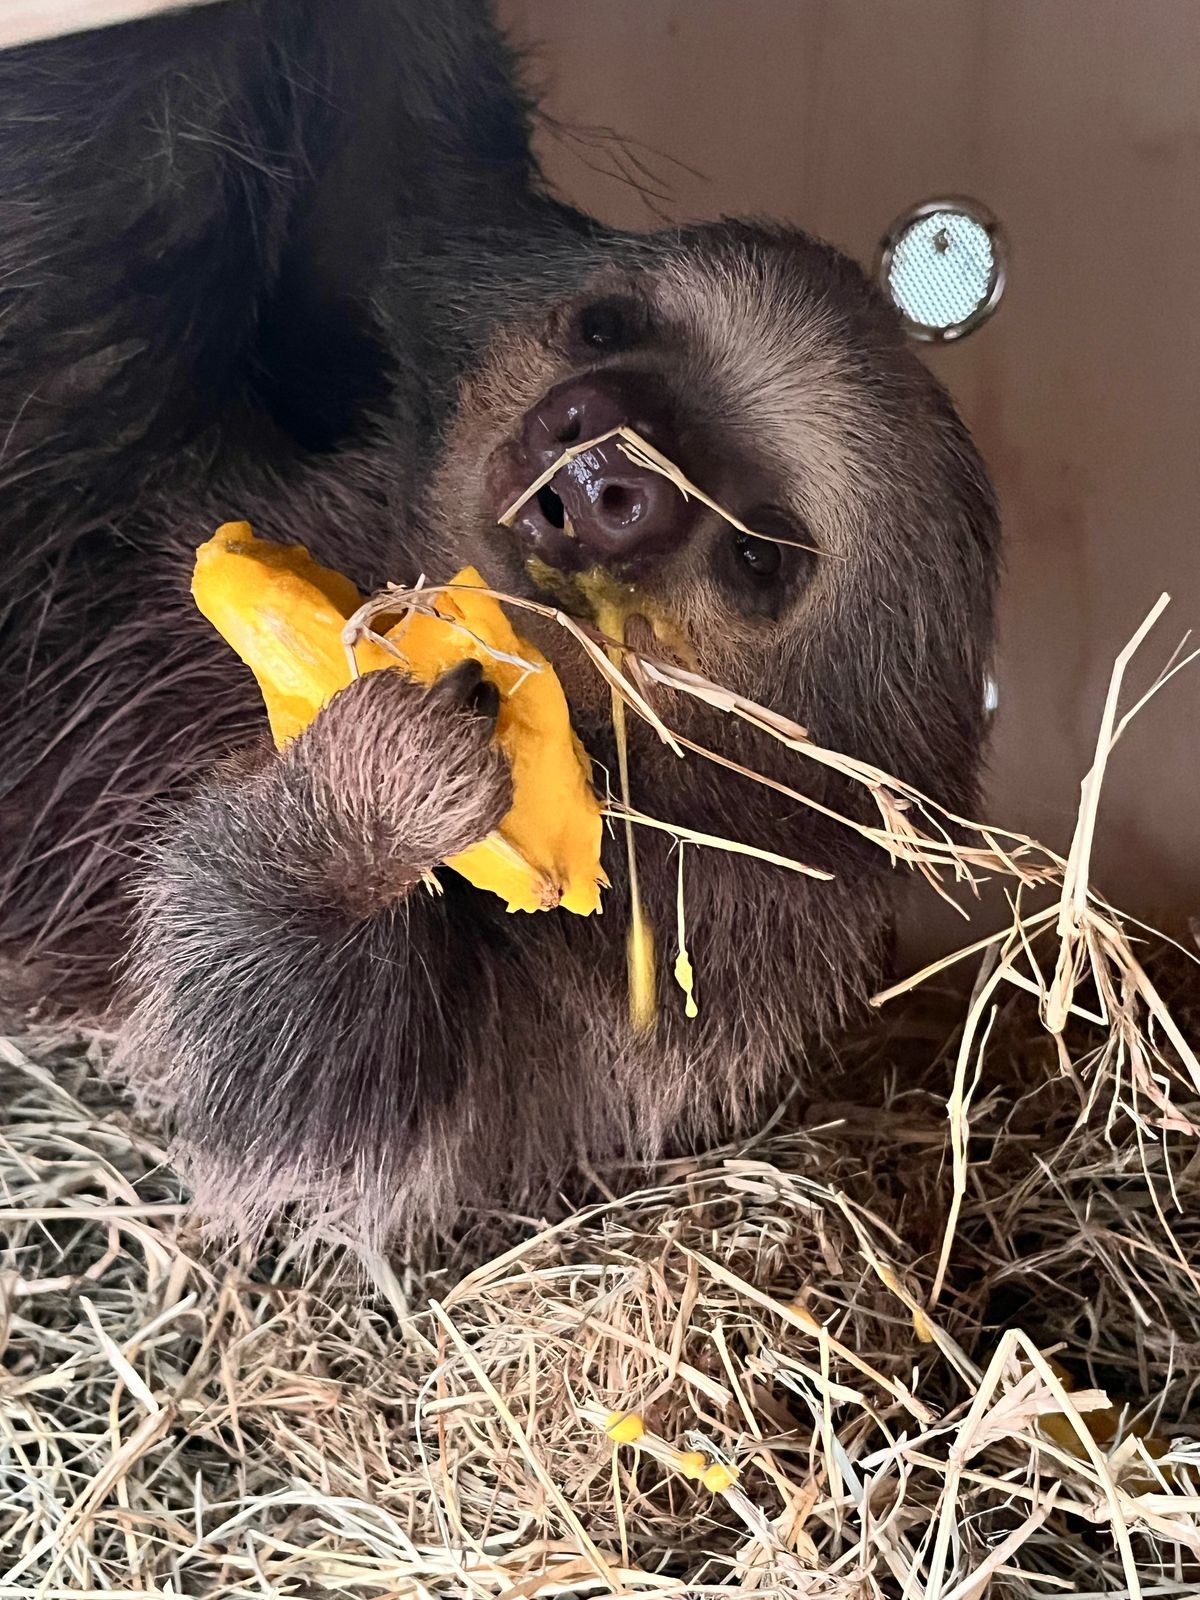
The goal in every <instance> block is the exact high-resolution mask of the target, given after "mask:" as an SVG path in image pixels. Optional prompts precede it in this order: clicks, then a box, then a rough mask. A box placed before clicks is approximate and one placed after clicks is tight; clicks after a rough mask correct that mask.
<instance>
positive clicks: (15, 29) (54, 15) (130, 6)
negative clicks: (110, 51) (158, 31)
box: [0, 0, 212, 50]
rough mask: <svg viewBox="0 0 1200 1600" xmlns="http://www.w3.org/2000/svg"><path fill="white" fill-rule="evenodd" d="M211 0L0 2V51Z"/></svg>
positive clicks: (209, 3)
mask: <svg viewBox="0 0 1200 1600" xmlns="http://www.w3.org/2000/svg"><path fill="white" fill-rule="evenodd" d="M211 4H212V0H0V50H5V49H8V48H10V47H11V46H12V45H16V44H31V43H33V41H34V40H36V39H57V38H60V37H61V36H62V35H63V34H66V33H83V32H85V31H86V30H87V29H88V28H106V27H108V26H109V25H110V24H112V23H114V22H133V21H135V20H136V19H137V18H139V17H151V16H155V15H156V14H157V13H159V12H162V11H180V10H182V9H183V7H184V6H194V5H211Z"/></svg>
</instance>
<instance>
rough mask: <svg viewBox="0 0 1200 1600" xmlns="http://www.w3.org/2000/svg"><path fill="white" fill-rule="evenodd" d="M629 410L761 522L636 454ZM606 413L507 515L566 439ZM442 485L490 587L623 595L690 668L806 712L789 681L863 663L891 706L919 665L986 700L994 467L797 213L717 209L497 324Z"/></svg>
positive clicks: (936, 685)
mask: <svg viewBox="0 0 1200 1600" xmlns="http://www.w3.org/2000/svg"><path fill="white" fill-rule="evenodd" d="M620 425H626V426H628V427H630V428H632V429H633V430H635V431H636V433H637V434H639V435H641V436H642V437H643V438H645V439H646V440H648V441H649V443H650V444H651V445H653V446H654V447H655V448H656V449H657V450H658V451H660V452H661V453H662V455H664V456H666V457H667V458H669V459H670V461H672V462H673V463H674V464H675V465H676V466H677V467H678V468H679V469H680V470H681V471H682V472H683V473H684V474H685V475H686V477H687V478H688V479H690V480H691V482H692V483H694V484H695V485H696V486H698V487H699V488H700V489H701V490H703V491H704V493H705V494H706V495H707V496H708V497H709V498H711V499H712V500H714V501H716V502H718V503H719V504H720V505H721V506H723V507H724V508H726V509H727V510H728V511H730V512H731V513H733V514H734V515H735V516H736V517H737V519H738V520H739V521H740V522H741V523H743V524H745V526H746V527H747V528H749V529H752V530H753V533H752V534H747V533H745V532H742V531H739V530H738V529H736V528H734V527H731V526H730V524H729V523H728V522H727V521H725V520H724V519H723V518H722V517H721V516H720V515H719V513H718V512H716V511H714V510H712V509H711V508H709V507H708V506H707V505H705V504H704V503H702V502H700V501H698V500H697V499H695V498H688V497H686V496H685V495H684V494H682V493H681V492H680V490H679V489H678V488H677V487H676V486H675V485H674V484H673V483H671V482H670V481H669V480H668V479H667V478H664V477H662V476H660V475H658V474H657V473H655V472H653V471H652V470H651V469H649V468H648V467H646V466H645V465H643V464H640V463H639V462H638V461H637V460H636V459H635V458H632V457H631V456H630V454H629V453H628V452H627V451H626V450H625V449H624V448H623V447H622V443H621V441H620V439H619V438H618V437H616V436H613V430H614V429H615V428H617V427H618V426H620ZM605 435H608V437H605V438H603V442H601V443H599V444H596V445H593V446H592V447H591V448H590V449H587V450H584V451H582V452H580V453H578V454H575V455H573V456H572V458H571V460H570V461H569V462H567V463H566V464H565V465H563V466H561V467H559V468H558V469H557V471H556V472H555V473H554V475H553V476H552V477H551V478H550V480H549V481H548V482H547V483H546V484H545V485H544V486H543V487H542V488H541V490H540V491H539V492H538V493H537V495H536V496H535V497H534V498H532V499H531V500H529V501H528V502H527V503H526V504H525V505H524V506H523V507H522V508H521V509H520V510H519V511H518V513H517V514H516V516H515V518H513V519H512V521H511V524H510V525H507V526H500V525H499V518H500V517H501V515H502V514H503V513H504V512H505V511H506V510H507V509H508V508H509V506H510V505H511V504H512V503H513V502H514V501H515V500H516V499H517V498H518V497H519V496H520V495H521V493H522V492H523V491H524V490H526V489H527V488H528V487H529V485H530V484H531V483H532V482H534V481H535V480H536V479H538V478H539V477H541V476H542V475H543V474H544V473H545V472H546V471H547V470H548V469H549V468H550V467H551V466H553V465H554V463H555V462H556V461H558V460H559V458H560V457H561V456H562V455H563V454H564V452H567V451H569V450H573V449H574V447H576V446H579V445H581V444H583V443H585V442H587V441H589V440H593V439H596V438H599V437H601V436H605ZM431 504H432V506H433V507H434V508H435V509H434V513H433V515H434V533H435V537H436V538H437V539H438V541H439V542H440V543H443V544H444V545H445V546H446V547H447V553H448V554H449V553H451V552H452V553H453V555H454V556H455V557H460V558H461V559H463V560H471V561H474V562H475V563H476V564H477V565H478V566H479V567H480V568H481V570H482V571H483V572H484V573H485V574H486V575H487V577H488V578H489V581H491V582H492V583H493V584H494V585H495V586H496V587H499V588H505V589H508V590H509V591H510V592H516V593H522V594H525V595H529V596H544V597H549V598H551V599H553V600H554V601H555V602H556V603H557V604H559V605H562V606H564V607H565V608H567V609H571V610H575V611H577V612H579V613H580V614H583V615H586V614H587V613H588V611H589V608H590V607H591V605H592V603H593V600H594V597H595V596H596V594H597V593H600V594H610V595H612V594H615V595H616V596H618V597H619V599H620V600H621V602H622V604H623V606H624V609H625V611H626V613H627V614H629V615H631V616H632V617H633V618H635V619H636V618H637V617H638V616H639V608H641V610H643V611H644V613H645V615H646V616H647V617H651V618H652V617H656V616H657V617H662V616H666V617H668V618H669V619H670V621H671V623H672V624H673V625H674V626H675V627H676V628H677V629H678V631H679V633H680V634H681V635H682V637H683V640H684V641H685V643H686V647H687V648H688V649H690V651H691V653H692V656H693V658H694V660H695V662H696V663H697V664H698V665H699V667H700V669H701V670H702V671H704V672H706V673H707V674H708V675H710V676H712V677H714V678H717V679H719V680H720V681H722V682H724V683H726V684H728V685H729V686H731V687H734V688H737V689H740V690H742V691H743V692H747V693H750V694H752V695H753V696H754V697H755V698H757V699H760V700H763V699H767V700H770V699H772V698H774V699H776V700H780V699H783V700H787V701H789V702H790V704H788V705H787V706H786V709H789V710H791V711H792V712H793V713H794V714H795V715H797V716H801V717H803V716H809V717H811V716H812V710H813V708H812V706H811V705H810V706H807V707H806V706H805V705H803V704H798V703H797V695H798V694H799V695H800V696H801V697H803V696H804V695H805V694H807V697H808V698H809V699H810V700H811V699H812V698H813V693H814V691H815V690H816V689H820V688H822V687H825V686H827V687H828V690H829V692H831V693H835V694H854V693H856V692H858V693H862V692H865V691H866V690H867V688H868V685H870V684H871V683H872V680H874V681H873V689H874V693H875V694H876V696H877V698H878V700H879V702H880V703H881V704H883V705H886V704H887V703H888V702H889V701H890V700H892V699H894V698H895V690H894V689H893V688H892V686H891V685H890V684H889V676H890V675H892V674H894V679H895V683H896V685H902V684H904V683H905V682H906V681H910V680H911V679H912V676H913V674H914V672H920V671H922V670H923V671H924V672H925V674H926V676H927V679H928V684H927V688H928V693H929V694H930V695H931V696H932V697H934V698H935V699H937V700H939V701H944V700H945V697H946V695H947V694H950V695H954V694H958V695H962V696H964V697H966V699H967V700H968V701H969V702H970V716H971V719H972V720H973V719H974V716H975V713H976V710H977V702H978V695H979V689H980V682H979V680H980V677H981V675H982V667H981V665H980V663H981V661H982V659H983V655H984V654H985V653H986V648H987V641H988V635H989V632H990V596H991V581H992V568H993V558H994V541H995V523H994V513H993V509H992V504H991V498H990V493H989V490H988V487H987V484H986V480H985V478H984V476H983V472H982V469H981V467H980V465H979V462H978V460H977V457H976V455H975V453H974V450H973V448H972V446H971V444H970V440H969V438H968V436H967V434H966V431H965V429H964V428H963V427H962V425H961V424H960V423H959V421H958V419H957V417H956V416H955V415H954V412H953V410H952V409H951V407H950V405H949V402H948V401H947V400H946V398H945V396H944V395H943V394H942V391H941V390H940V389H939V388H938V386H937V385H936V384H935V383H934V381H933V380H932V378H931V377H930V376H929V375H928V373H927V372H926V371H925V369H924V368H923V367H922V366H921V365H920V363H919V362H918V361H917V360H916V358H915V357H914V356H913V355H912V353H911V352H910V351H909V350H908V348H907V347H906V346H905V344H904V342H903V339H902V336H901V334H900V332H899V328H898V325H897V321H896V318H895V316H894V313H893V312H892V310H891V308H890V307H888V306H887V305H886V304H885V303H884V302H883V300H882V299H881V297H879V296H878V295H877V294H876V293H875V291H874V290H873V289H872V288H871V286H870V285H869V284H868V283H867V282H866V280H865V279H864V278H863V276H862V274H861V273H860V272H859V270H858V269H857V268H856V267H855V266H854V265H853V264H852V263H850V262H849V261H847V260H846V259H845V258H844V257H842V256H840V255H838V254H837V253H836V252H835V251H833V250H831V249H829V248H827V247H825V246H822V245H819V244H817V243H815V242H814V241H812V240H810V239H809V238H807V236H805V235H802V234H799V233H795V232H790V231H782V230H768V229H760V228H755V227H751V226H743V225H737V224H720V225H715V226H713V227H711V228H698V229H695V230H692V231H689V232H687V233H685V234H673V235H664V236H660V237H658V238H652V239H649V240H647V241H644V242H640V243H639V244H637V245H635V246H630V247H629V249H628V250H627V251H626V252H625V253H624V254H623V256H622V257H621V259H620V261H619V263H615V262H610V263H609V264H607V265H605V266H603V267H601V268H600V269H599V270H598V271H596V272H595V273H594V274H593V276H592V278H591V279H590V281H588V282H586V283H585V284H584V285H583V286H582V287H581V289H580V290H579V291H578V292H574V293H571V294H569V295H567V296H566V297H565V298H563V299H561V300H559V301H557V302H556V303H555V304H554V305H553V306H552V307H551V308H550V309H549V311H548V312H546V313H545V314H543V315H541V316H540V317H538V318H536V319H528V320H525V321H521V322H515V323H508V324H502V325H501V326H500V328H499V331H498V332H497V333H496V334H495V336H494V338H493V341H492V344H491V347H490V350H489V352H488V354H487V356H486V358H485V360H484V362H483V364H482V366H481V367H480V368H479V369H478V370H477V371H476V372H475V373H474V374H473V375H472V376H471V377H470V378H469V379H468V380H467V381H466V382H465V383H464V385H463V389H462V394H461V401H460V406H459V411H458V414H457V418H456V420H455V422H454V424H453V425H452V427H451V429H450V431H449V435H448V440H447V447H446V452H445V456H444V459H443V462H442V465H441V467H440V469H439V472H438V474H437V475H436V479H435V483H434V486H433V494H432V497H431ZM439 506H440V507H444V508H446V509H445V511H444V512H439V511H438V510H437V508H438V507H439ZM635 625H636V622H635ZM964 629H965V630H968V631H970V630H974V632H975V634H976V635H977V636H978V649H973V648H971V647H969V646H966V645H964V644H963V642H962V638H961V635H962V632H963V630H964ZM951 638H953V639H955V640H957V641H958V642H957V643H955V644H953V645H952V644H951V643H950V640H951ZM939 639H945V641H946V643H945V644H944V645H939V643H938V640H939ZM539 642H542V640H541V639H539ZM545 642H546V643H547V644H549V645H551V647H552V646H553V642H554V641H553V640H552V639H546V640H545ZM554 654H555V658H556V661H561V660H562V652H561V650H555V651H554ZM964 654H965V655H966V656H968V657H970V658H971V659H970V661H969V663H965V662H964V661H963V660H962V659H958V658H961V657H963V656H964ZM889 655H890V656H891V657H892V660H891V661H890V662H889V660H888V657H889ZM951 657H956V659H951ZM847 663H850V668H849V670H847V665H846V664H847ZM564 665H566V663H564ZM964 669H965V671H966V672H967V674H968V675H969V681H966V682H964V681H962V678H963V671H964ZM568 670H569V669H568ZM589 676H590V674H589ZM831 676H832V678H833V680H834V681H833V682H830V683H828V684H827V680H828V679H829V678H830V677H831ZM839 679H840V680H841V684H840V687H839V682H838V680H839ZM856 684H857V687H856ZM584 687H585V686H584V684H583V682H582V681H581V683H580V685H579V692H580V693H583V692H584ZM906 694H907V691H904V692H902V693H901V695H900V698H901V699H904V698H905V697H906ZM885 714H892V715H907V716H911V715H912V711H911V710H910V709H906V710H904V711H899V710H897V711H893V712H891V713H885Z"/></svg>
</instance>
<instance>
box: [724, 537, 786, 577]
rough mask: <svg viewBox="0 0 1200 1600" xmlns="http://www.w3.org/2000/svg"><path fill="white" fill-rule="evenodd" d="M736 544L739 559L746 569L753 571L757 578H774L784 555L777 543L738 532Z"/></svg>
mask: <svg viewBox="0 0 1200 1600" xmlns="http://www.w3.org/2000/svg"><path fill="white" fill-rule="evenodd" d="M734 544H735V546H736V548H737V553H738V560H739V561H740V562H741V564H742V566H743V567H744V568H745V569H746V571H747V572H752V573H753V574H754V576H755V577H756V578H762V579H766V578H773V577H774V576H775V574H776V573H777V572H778V571H779V566H780V562H781V561H782V559H783V557H782V555H781V553H780V549H779V546H778V545H777V544H772V543H771V542H770V540H768V539H756V538H754V537H753V536H752V535H750V534H745V533H739V534H737V535H736V537H735V539H734Z"/></svg>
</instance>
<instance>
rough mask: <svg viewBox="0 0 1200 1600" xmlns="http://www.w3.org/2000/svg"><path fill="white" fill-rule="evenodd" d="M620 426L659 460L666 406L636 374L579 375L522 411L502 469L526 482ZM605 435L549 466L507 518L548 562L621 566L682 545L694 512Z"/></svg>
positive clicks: (667, 442)
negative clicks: (544, 478) (544, 480)
mask: <svg viewBox="0 0 1200 1600" xmlns="http://www.w3.org/2000/svg"><path fill="white" fill-rule="evenodd" d="M622 424H625V425H627V426H628V427H630V428H632V429H633V430H634V431H635V432H637V433H639V434H641V435H642V436H643V437H644V438H646V439H647V440H648V441H649V442H650V443H652V444H653V445H655V447H656V448H657V449H659V450H661V451H662V452H663V454H664V455H667V456H668V457H670V456H671V454H672V449H673V448H674V440H673V437H672V434H673V430H672V429H671V427H670V418H669V407H668V405H667V404H666V402H665V399H664V397H663V395H662V394H661V393H656V391H655V386H654V384H653V382H652V381H651V380H649V379H647V378H645V377H642V376H640V375H636V374H619V373H607V372H606V373H588V374H586V375H585V376H583V377H578V378H570V379H568V380H567V381H566V382H565V383H560V384H557V385H556V386H555V387H554V388H553V389H551V390H549V392H548V393H547V394H545V395H543V397H542V398H541V400H539V401H538V403H537V405H535V406H534V407H532V409H531V410H530V411H528V412H527V413H526V415H525V418H524V420H523V422H522V424H521V429H520V432H519V434H518V436H517V438H516V439H515V440H514V441H513V442H512V446H511V447H510V467H511V469H513V470H515V471H516V472H517V473H523V475H524V482H525V484H528V483H530V482H532V481H533V480H534V479H536V478H537V477H538V476H540V474H541V473H543V472H545V471H546V469H547V468H548V467H550V466H552V465H553V464H554V462H555V461H557V460H558V459H559V457H560V456H561V455H562V454H563V452H564V451H565V450H567V449H569V448H570V447H572V446H577V445H580V444H584V443H586V442H587V441H588V440H591V439H597V438H599V436H600V435H603V434H608V433H610V432H611V430H612V429H614V428H617V427H619V426H621V425H622ZM621 443H622V442H621V440H619V439H618V438H616V437H615V436H613V437H610V438H601V439H600V442H599V443H597V444H592V445H589V447H588V448H587V449H586V450H583V451H581V452H580V453H579V454H578V455H575V456H572V458H571V459H570V460H569V461H568V462H567V463H566V465H564V466H562V467H560V468H559V470H558V471H557V472H556V473H555V475H554V477H553V478H551V480H550V482H549V483H548V484H546V485H545V487H544V488H542V489H541V490H539V492H538V494H537V495H536V496H535V497H534V498H533V499H532V500H529V501H528V502H527V503H526V504H525V505H524V506H523V507H522V509H521V511H520V512H519V513H518V514H517V517H516V519H515V521H514V523H513V529H514V532H515V533H516V534H517V535H518V537H519V538H521V539H522V540H524V541H526V542H527V543H528V545H529V546H530V547H531V553H532V554H536V555H539V556H540V557H541V558H542V559H543V560H544V561H547V562H549V563H550V564H551V565H553V566H558V567H564V568H567V569H572V568H574V569H578V568H581V567H589V566H594V565H596V564H597V563H602V564H609V563H612V564H615V565H619V566H630V565H634V564H640V563H642V562H643V561H646V560H650V559H653V558H654V557H658V556H663V555H666V554H668V553H669V552H670V551H672V550H675V549H677V548H678V547H679V546H680V545H682V544H683V543H684V542H685V541H686V540H687V538H688V536H689V535H690V533H691V531H692V528H693V526H694V525H695V522H696V516H697V509H698V508H697V506H696V504H695V502H694V501H690V500H686V499H685V498H684V496H683V495H682V494H681V493H680V492H679V490H678V489H677V488H676V487H675V485H674V484H673V483H672V482H671V481H670V479H668V478H664V477H663V476H662V474H661V473H658V472H654V471H652V470H651V469H650V468H649V467H644V466H641V465H639V464H638V463H637V462H636V461H633V460H631V459H630V457H629V456H628V455H627V454H626V453H625V451H624V450H623V449H622V447H621Z"/></svg>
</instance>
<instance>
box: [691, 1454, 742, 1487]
mask: <svg viewBox="0 0 1200 1600" xmlns="http://www.w3.org/2000/svg"><path fill="white" fill-rule="evenodd" d="M737 1478H738V1475H737V1469H736V1468H735V1467H727V1466H726V1465H725V1463H724V1462H723V1461H714V1462H713V1464H712V1466H711V1467H709V1468H708V1469H707V1471H706V1472H704V1474H703V1475H702V1476H701V1479H700V1482H701V1483H702V1484H703V1485H704V1487H705V1488H706V1489H711V1490H712V1492H713V1494H720V1492H721V1490H722V1489H729V1488H732V1486H733V1485H734V1484H735V1483H736V1482H737Z"/></svg>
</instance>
